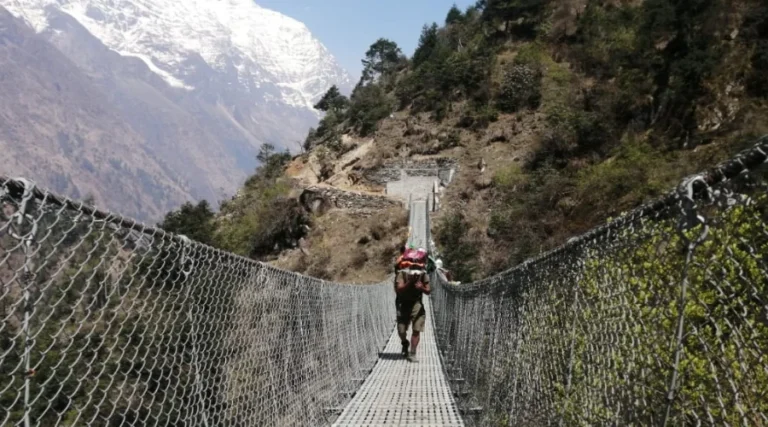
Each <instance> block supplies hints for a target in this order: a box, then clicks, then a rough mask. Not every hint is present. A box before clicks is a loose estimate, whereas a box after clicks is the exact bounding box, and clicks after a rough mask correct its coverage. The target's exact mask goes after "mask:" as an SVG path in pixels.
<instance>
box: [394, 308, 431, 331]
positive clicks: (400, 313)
mask: <svg viewBox="0 0 768 427" xmlns="http://www.w3.org/2000/svg"><path fill="white" fill-rule="evenodd" d="M395 306H396V307H397V332H399V333H401V334H404V333H406V332H407V331H408V324H409V323H413V328H412V329H413V332H421V331H423V330H424V323H425V322H426V319H427V312H426V311H425V310H424V306H423V305H421V301H415V302H400V303H396V304H395Z"/></svg>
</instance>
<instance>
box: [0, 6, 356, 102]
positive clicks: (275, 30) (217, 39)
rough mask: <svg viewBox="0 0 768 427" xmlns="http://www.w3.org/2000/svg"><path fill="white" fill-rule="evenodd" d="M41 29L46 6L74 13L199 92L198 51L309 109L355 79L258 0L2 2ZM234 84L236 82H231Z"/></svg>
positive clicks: (248, 84) (270, 97) (104, 38)
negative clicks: (194, 62) (327, 93)
mask: <svg viewBox="0 0 768 427" xmlns="http://www.w3.org/2000/svg"><path fill="white" fill-rule="evenodd" d="M0 4H2V5H3V6H5V7H6V8H7V9H8V10H9V11H10V12H11V13H13V14H15V15H17V16H20V17H22V18H23V19H24V20H25V21H27V22H28V23H29V24H30V25H31V26H32V27H33V28H34V29H35V30H36V31H37V32H42V31H44V30H45V29H46V28H48V27H49V25H50V24H49V19H48V9H49V8H56V9H59V10H61V11H63V12H65V13H66V14H68V15H70V16H72V17H73V18H75V19H76V20H77V21H78V22H79V23H80V24H82V25H83V26H84V27H85V28H86V29H87V30H88V31H89V32H91V33H92V34H93V35H94V36H96V37H97V38H98V39H99V40H101V42H102V43H104V44H105V45H106V46H108V47H109V48H110V49H112V50H114V51H115V52H117V53H120V54H121V55H124V56H135V57H137V58H140V59H141V60H143V61H144V62H145V63H146V64H147V66H148V67H149V68H150V69H151V70H152V71H154V72H155V73H157V74H158V75H160V76H162V77H163V79H164V80H165V81H166V82H167V83H168V84H169V85H171V86H174V87H180V88H184V89H187V90H194V89H195V86H196V85H195V81H194V79H190V76H194V75H195V70H190V64H189V60H190V59H191V58H193V57H195V56H197V55H199V56H200V57H201V58H202V59H203V60H204V61H205V63H206V64H207V65H208V66H210V67H211V68H212V69H214V70H216V71H218V72H222V73H226V74H231V75H232V76H233V77H235V78H236V80H237V82H238V83H239V84H240V85H241V86H242V88H243V89H245V90H246V91H248V92H249V93H258V89H259V88H261V87H262V86H263V85H265V84H267V85H275V86H276V87H277V88H279V98H278V99H275V96H274V95H276V94H273V93H266V94H263V95H262V97H261V100H264V101H268V102H269V101H276V100H279V101H282V102H284V103H286V104H288V105H291V106H294V107H306V108H309V109H311V107H312V105H313V103H314V101H316V100H317V99H319V97H320V96H322V94H323V93H324V92H325V90H327V89H328V87H330V85H332V84H336V85H338V86H339V87H340V88H345V89H348V88H349V87H350V85H351V81H350V78H349V76H348V75H347V73H346V72H345V71H344V70H342V69H341V67H339V66H338V65H337V64H336V62H335V60H334V58H333V56H332V55H331V54H330V53H329V52H328V50H327V49H326V48H325V47H324V46H323V45H322V44H321V43H320V42H319V41H318V40H316V39H315V38H314V37H313V36H312V34H311V33H310V32H309V30H308V29H307V27H306V26H305V25H304V24H303V23H301V22H299V21H297V20H295V19H292V18H289V17H287V16H285V15H282V14H280V13H278V12H275V11H272V10H269V9H265V8H263V7H260V6H258V5H257V4H256V3H254V2H253V1H252V0H185V1H178V0H2V1H0ZM230 83H234V82H230Z"/></svg>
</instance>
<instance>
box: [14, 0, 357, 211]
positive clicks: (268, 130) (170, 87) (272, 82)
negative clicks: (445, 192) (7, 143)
mask: <svg viewBox="0 0 768 427" xmlns="http://www.w3.org/2000/svg"><path fill="white" fill-rule="evenodd" d="M0 5H1V6H6V7H8V8H9V10H10V11H11V12H12V13H13V14H14V15H15V16H17V17H19V18H20V19H23V20H24V21H25V22H27V23H28V24H29V25H30V26H32V27H33V28H34V29H35V30H36V31H37V32H38V35H39V36H40V37H41V38H42V39H44V40H47V41H48V42H50V43H51V44H52V45H53V46H55V47H56V48H58V50H59V51H60V52H61V53H63V54H64V56H66V57H67V58H68V59H69V60H70V61H71V62H72V63H74V64H75V65H76V66H77V67H78V68H79V69H80V71H81V72H82V73H83V74H84V75H85V76H87V78H88V79H89V80H90V82H91V84H93V85H94V86H95V89H96V90H97V91H99V92H100V93H101V94H102V95H101V98H103V99H105V100H106V101H107V102H108V103H109V104H110V105H111V106H112V109H113V110H115V111H117V112H118V113H119V114H120V115H121V116H122V119H123V121H124V122H125V124H127V125H128V126H129V127H130V128H131V129H132V131H133V132H134V133H135V134H137V135H138V136H139V137H140V138H141V139H142V140H143V143H141V144H135V145H134V146H135V147H137V148H138V147H142V148H141V150H143V151H145V152H146V154H147V155H149V156H152V157H154V158H156V159H158V161H159V162H160V163H162V164H163V165H164V166H163V167H165V168H166V173H167V174H168V175H170V176H171V177H172V180H173V181H175V182H176V183H177V184H176V185H179V186H182V187H183V188H184V191H185V194H184V195H182V196H179V195H176V196H173V197H165V195H164V194H162V193H159V192H154V193H150V194H147V195H146V197H148V199H149V200H157V201H156V202H154V205H152V206H149V208H148V209H142V210H145V211H153V212H154V213H153V214H148V215H145V216H144V217H149V218H153V219H156V218H158V215H157V213H158V212H163V211H166V210H167V209H168V208H169V207H174V206H178V204H179V200H185V199H186V200H189V199H196V200H200V199H207V200H212V201H218V200H221V199H223V198H224V197H225V196H226V195H231V194H233V193H234V192H235V191H236V189H237V188H238V186H240V185H241V184H242V183H243V181H244V179H245V178H246V177H247V175H248V173H250V172H252V171H253V168H254V167H255V166H256V164H257V162H256V159H255V156H256V154H257V153H258V148H259V147H260V146H261V145H262V144H264V143H271V144H273V145H275V146H277V147H290V148H292V149H296V148H298V146H297V145H296V141H300V140H301V139H303V137H304V134H305V133H306V131H307V129H308V128H309V127H310V126H311V125H313V124H315V123H316V122H317V120H318V114H317V111H315V110H313V109H312V108H311V105H312V103H313V102H314V101H316V100H317V99H319V97H320V96H321V95H322V93H323V92H324V91H325V90H326V89H328V87H330V86H331V85H334V84H336V85H338V86H339V87H342V88H346V89H345V90H349V89H351V87H350V84H349V77H348V76H347V75H346V73H345V72H344V71H343V70H342V69H341V68H340V67H339V66H338V65H337V64H336V63H335V60H334V58H333V57H332V56H331V55H330V53H329V52H328V51H327V50H326V49H325V47H323V46H322V44H320V43H319V42H318V41H317V40H316V39H315V38H313V37H312V35H311V33H309V31H308V30H307V28H306V27H305V26H304V25H303V24H301V23H300V22H297V21H295V20H293V19H290V18H288V17H285V16H283V15H280V14H278V13H276V12H273V11H270V10H266V9H263V8H261V7H259V6H258V5H256V4H254V3H253V2H251V1H246V0H227V1H221V2H203V1H201V2H193V3H190V2H185V3H179V2H173V1H167V2H164V1H160V2H155V1H153V2H139V3H137V2H127V1H118V2H111V1H110V2H102V1H76V0H72V1H47V0H43V1H38V0H2V1H0ZM27 119H28V120H29V121H30V122H35V120H34V119H33V118H27ZM30 142H31V141H27V140H19V141H18V143H19V144H21V143H30ZM54 153H55V155H57V156H66V153H64V152H62V151H55V152H52V154H54ZM13 154H14V156H16V157H17V158H18V159H19V160H18V161H19V163H18V168H16V169H14V170H10V171H9V170H6V173H17V172H16V171H21V170H31V169H32V168H34V167H35V165H34V164H26V163H24V161H25V160H24V159H25V158H26V157H24V156H20V155H18V154H19V153H15V152H14V153H13ZM128 159H130V156H128V157H126V164H127V165H128V166H129V167H132V168H136V167H140V166H141V165H137V164H132V163H130V162H127V160H128ZM98 166H99V167H101V165H98ZM64 172H65V173H67V174H69V175H70V176H71V177H72V180H73V182H74V183H75V184H74V185H75V186H78V187H82V186H85V185H86V184H85V183H83V182H81V181H80V178H81V176H80V169H78V168H77V167H75V168H72V169H66V170H65V171H64ZM51 173H52V171H48V170H41V173H40V174H32V175H31V176H30V178H33V179H35V180H37V181H39V182H40V183H41V184H44V185H49V186H55V185H56V184H55V183H54V182H53V181H48V180H47V176H49V175H50V174H51ZM85 176H86V175H83V176H82V178H85ZM117 176H120V175H119V171H118V175H117ZM119 179H121V180H122V181H124V182H128V181H130V180H131V179H130V177H129V176H122V177H120V178H119ZM152 180H153V181H154V182H156V183H157V184H158V186H159V187H162V186H164V185H168V182H166V181H167V180H166V179H165V178H161V177H160V176H154V177H153V179H152ZM87 185H89V186H91V187H94V186H96V185H95V183H94V182H91V183H89V184H87ZM57 188H60V187H57ZM65 190H66V189H65ZM97 190H99V191H96V194H105V195H106V196H107V197H106V199H104V200H99V202H105V203H108V206H109V207H110V208H113V209H116V210H120V211H123V212H128V211H130V212H138V211H139V210H140V209H138V208H137V206H133V205H124V204H121V203H119V202H118V200H116V199H110V197H109V195H110V194H111V192H109V191H102V190H103V189H97ZM145 190H150V188H145ZM68 194H75V195H76V194H77V193H76V192H73V193H68ZM164 199H169V202H168V203H165V202H161V200H164ZM121 200H122V199H121Z"/></svg>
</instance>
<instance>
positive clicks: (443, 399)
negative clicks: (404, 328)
mask: <svg viewBox="0 0 768 427" xmlns="http://www.w3.org/2000/svg"><path fill="white" fill-rule="evenodd" d="M423 300H424V308H425V309H426V310H427V322H426V327H425V328H424V329H425V330H424V332H422V333H421V343H420V344H419V348H418V350H417V357H418V362H416V363H412V362H409V361H407V360H405V359H404V358H403V357H402V356H401V355H400V348H401V347H400V338H399V337H398V336H397V331H394V332H393V333H392V336H391V337H390V339H389V342H388V343H387V346H386V348H385V349H384V351H383V352H382V353H381V354H380V355H379V361H378V363H377V364H376V366H375V367H374V368H373V371H372V372H371V374H370V375H369V376H368V378H367V379H366V380H365V382H364V383H363V385H362V386H361V387H360V390H358V392H357V394H356V395H355V397H354V398H353V399H352V401H351V402H349V404H348V405H347V407H346V408H345V409H344V411H343V412H342V413H341V415H340V416H339V418H338V419H337V420H336V422H335V423H334V424H333V426H334V427H335V426H339V427H341V426H356V427H357V426H359V427H362V426H370V427H373V426H414V427H415V426H423V427H427V426H428V427H433V426H435V427H436V426H444V427H447V426H450V427H454V426H456V427H458V426H461V427H463V426H464V423H463V422H462V420H461V416H460V415H459V410H458V408H457V406H456V402H455V401H454V399H453V394H451V388H450V386H449V384H448V381H447V380H446V378H445V375H444V374H443V368H442V365H441V363H440V358H439V356H438V353H437V344H436V342H435V336H434V334H433V323H432V308H431V306H430V303H429V298H428V297H426V296H425V297H424V298H423Z"/></svg>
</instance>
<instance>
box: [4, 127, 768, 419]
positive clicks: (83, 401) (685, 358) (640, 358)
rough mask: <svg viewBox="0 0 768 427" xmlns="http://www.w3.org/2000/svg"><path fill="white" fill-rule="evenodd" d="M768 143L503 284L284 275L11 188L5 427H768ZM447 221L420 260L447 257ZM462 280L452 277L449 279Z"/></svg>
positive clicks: (26, 187)
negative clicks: (404, 315) (406, 286)
mask: <svg viewBox="0 0 768 427" xmlns="http://www.w3.org/2000/svg"><path fill="white" fill-rule="evenodd" d="M767 158H768V138H765V137H764V138H762V139H760V140H758V141H756V142H755V145H754V146H753V147H752V148H751V149H749V150H746V151H744V152H743V153H741V154H739V155H738V156H737V157H735V158H733V159H731V160H730V161H728V162H726V163H723V164H721V165H719V166H717V167H715V168H713V169H711V170H709V171H705V172H702V173H701V174H697V175H695V176H692V177H689V178H687V179H686V180H684V181H682V182H681V183H680V185H679V186H678V187H677V188H675V189H672V190H671V191H670V192H669V193H668V194H667V195H666V196H665V197H663V198H661V199H659V200H657V201H655V202H653V203H650V204H648V205H644V206H641V207H639V208H637V209H635V210H633V211H631V212H629V213H627V214H625V215H622V216H620V217H619V218H616V219H613V220H612V221H610V222H608V223H607V224H605V225H603V226H600V227H598V228H596V229H594V230H591V231H589V232H588V233H586V234H584V235H582V236H578V237H575V238H573V239H571V240H570V241H569V242H568V243H567V244H565V245H564V246H562V247H559V248H557V249H555V250H552V251H550V252H547V253H544V254H542V255H540V256H538V257H536V258H534V259H530V260H528V261H526V262H524V263H523V264H521V265H518V266H516V267H514V268H512V269H510V270H507V271H504V272H502V273H499V274H497V275H495V276H492V277H490V278H487V279H485V280H482V281H479V282H475V283H469V284H461V285H453V284H449V283H446V282H444V281H443V280H442V279H441V276H440V275H439V274H433V275H432V284H433V292H432V295H431V296H430V297H429V298H426V301H425V306H426V308H427V326H426V330H425V332H424V333H423V338H422V343H421V345H420V346H419V362H418V363H410V362H408V361H406V360H404V359H402V358H401V356H399V355H398V354H397V353H398V350H399V339H398V337H397V335H396V333H395V332H394V326H395V310H394V292H393V283H392V278H391V277H390V278H387V279H386V280H384V281H383V282H381V283H379V284H370V285H351V284H338V283H332V282H328V281H324V280H320V279H316V278H311V277H306V276H302V275H299V274H295V273H292V272H288V271H283V270H279V269H277V268H274V267H271V266H269V265H267V264H263V263H259V262H256V261H253V260H250V259H246V258H243V257H240V256H237V255H234V254H231V253H227V252H224V251H221V250H217V249H214V248H211V247H208V246H205V245H202V244H199V243H196V242H193V241H190V240H189V239H186V238H184V237H183V236H176V235H172V234H168V233H165V232H164V231H162V230H159V229H157V228H153V227H148V226H145V225H142V224H139V223H137V222H135V221H132V220H130V219H127V218H124V217H121V216H119V215H116V214H112V213H109V212H103V211H99V210H96V209H94V208H93V207H90V206H87V205H84V204H81V203H79V202H77V201H72V200H69V199H67V198H63V197H60V196H58V195H55V194H53V193H50V192H48V191H47V190H45V189H42V188H39V187H37V186H35V185H34V184H33V183H31V182H29V181H26V180H23V179H9V178H3V177H0V205H1V206H2V210H0V286H2V289H1V290H0V319H2V326H0V425H3V426H5V425H8V426H25V427H26V426H149V425H151V426H205V427H209V426H329V425H333V426H389V425H392V426H397V425H399V426H463V425H467V426H472V425H482V426H517V425H526V426H528V425H530V426H538V425H552V424H557V425H750V426H765V425H768V396H766V394H768V357H767V356H766V353H768V279H767V277H768V275H766V272H767V271H768V268H767V267H768V266H767V265H766V254H768V226H767V225H766V219H767V218H766V216H768V203H766V198H767V197H768V195H766V189H767V186H766V179H765V178H766V176H767V175H766V170H765V163H766V159H767ZM430 206H434V203H430V202H429V201H428V200H427V199H426V197H412V198H411V201H410V204H409V210H410V226H411V230H412V232H411V237H410V238H411V240H412V242H413V243H414V244H415V245H418V246H424V247H428V248H430V249H431V250H432V251H435V248H434V247H433V245H432V239H431V237H430V215H429V210H430ZM447 267H449V268H450V266H447Z"/></svg>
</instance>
